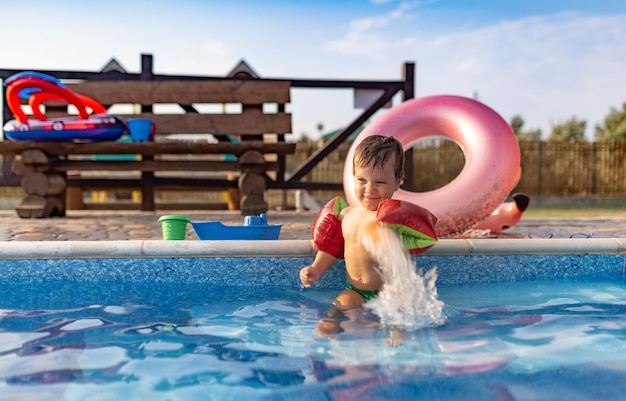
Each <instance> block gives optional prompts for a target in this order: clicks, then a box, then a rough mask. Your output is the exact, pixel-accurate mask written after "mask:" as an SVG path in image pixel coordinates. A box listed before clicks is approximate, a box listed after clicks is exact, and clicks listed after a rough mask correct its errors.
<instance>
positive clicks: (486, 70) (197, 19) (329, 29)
mask: <svg viewBox="0 0 626 401" xmlns="http://www.w3.org/2000/svg"><path fill="white" fill-rule="evenodd" d="M0 3H1V7H0V9H1V10H2V11H1V13H2V24H0V38H2V39H1V43H2V46H1V47H0V68H11V69H24V70H38V69H40V70H47V69H51V70H85V71H99V70H100V69H102V68H103V67H104V66H105V64H106V63H107V62H108V61H109V60H110V59H111V58H115V59H116V60H118V61H119V62H120V64H122V66H123V67H124V68H125V69H126V70H127V71H129V72H139V71H140V59H141V54H142V53H143V54H152V55H153V57H154V72H155V73H157V74H183V75H186V74H189V75H208V76H224V75H226V74H227V73H228V72H229V71H230V70H231V69H232V68H233V67H234V66H235V65H236V64H238V62H239V61H240V60H242V59H243V60H245V61H246V62H247V63H248V64H249V65H250V66H251V67H252V68H253V69H254V70H255V71H256V72H257V73H258V75H260V76H261V77H263V78H305V79H349V80H357V79H358V80H361V79H363V80H398V79H400V78H401V73H402V64H403V63H404V62H406V61H410V62H415V63H416V91H415V96H416V97H424V96H433V95H459V96H466V97H476V98H477V99H478V100H479V101H481V102H483V103H485V104H486V105H488V106H489V107H491V108H492V109H494V110H495V111H496V112H498V113H499V114H500V115H501V116H502V117H503V118H504V119H505V120H507V121H511V118H512V117H513V116H515V115H519V116H521V117H522V118H523V120H524V121H525V125H524V127H523V129H527V130H528V129H537V128H539V129H541V130H542V131H543V133H544V137H546V136H547V135H548V134H549V132H550V131H551V127H552V126H553V125H556V124H561V123H563V122H565V121H567V120H569V119H571V118H572V117H576V118H577V119H578V120H584V121H586V122H587V133H586V135H587V139H590V140H591V139H592V138H593V132H594V127H595V126H596V125H597V124H602V123H603V120H604V117H605V116H606V115H607V114H608V113H609V112H610V110H611V108H618V109H621V107H622V104H623V103H624V102H626V1H623V0H588V1H583V0H525V1H518V0H414V1H412V0H406V1H395V0H369V1H368V0H361V1H357V0H343V1H342V0H316V1H297V0H291V1H286V0H228V1H220V0H215V1H214V0H137V1H130V0H108V1H102V2H91V1H84V0H83V1H75V0H55V1H49V0H20V1H16V0H0ZM399 101H400V99H399V98H396V99H394V102H395V104H397V103H398V102H399ZM288 110H289V111H290V112H291V113H292V114H293V135H291V136H290V138H291V139H297V138H298V137H299V136H301V135H302V134H303V133H306V134H307V135H308V136H309V137H311V138H317V137H319V135H320V133H321V132H322V131H323V132H329V131H333V130H336V129H339V128H342V127H345V126H346V125H348V124H349V123H350V122H351V121H352V120H353V119H354V118H355V117H356V116H357V115H358V114H359V113H360V112H361V110H358V109H355V108H354V107H353V98H352V92H351V91H349V90H340V91H338V90H311V89H300V90H294V91H292V102H291V105H290V107H289V108H288ZM320 125H321V126H323V129H322V130H321V131H320V130H319V129H318V128H319V126H320Z"/></svg>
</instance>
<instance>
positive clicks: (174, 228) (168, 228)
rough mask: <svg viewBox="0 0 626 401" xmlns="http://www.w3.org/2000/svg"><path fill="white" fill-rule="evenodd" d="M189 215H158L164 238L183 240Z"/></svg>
mask: <svg viewBox="0 0 626 401" xmlns="http://www.w3.org/2000/svg"><path fill="white" fill-rule="evenodd" d="M190 222H191V220H189V217H187V216H180V215H176V214H171V215H167V216H161V217H159V223H161V229H162V230H163V239H164V240H184V239H185V235H186V233H187V224H188V223H190Z"/></svg>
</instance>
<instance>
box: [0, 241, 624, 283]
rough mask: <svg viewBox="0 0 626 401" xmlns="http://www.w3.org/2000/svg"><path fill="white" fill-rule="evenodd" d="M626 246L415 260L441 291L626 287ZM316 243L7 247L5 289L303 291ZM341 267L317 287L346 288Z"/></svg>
mask: <svg viewBox="0 0 626 401" xmlns="http://www.w3.org/2000/svg"><path fill="white" fill-rule="evenodd" d="M625 244H626V238H609V239H562V240H561V239H537V240H535V239H497V240H494V239H472V240H469V239H468V240H457V239H450V240H441V241H440V242H439V243H438V244H437V245H435V246H434V247H432V248H431V249H429V250H428V251H427V252H425V253H424V254H422V255H418V256H415V257H414V260H415V263H416V266H417V267H418V268H419V269H424V270H428V269H432V268H437V272H438V280H437V283H438V285H439V286H455V285H463V284H482V283H501V282H518V281H532V280H550V279H563V280H607V281H624V280H626V249H625ZM314 255H315V249H314V247H313V245H312V243H311V241H304V240H284V241H199V240H197V241H104V242H103V241H97V242H91V241H63V242H61V241H59V242H55V241H47V242H6V243H4V244H3V245H2V247H1V248H0V280H1V281H2V282H5V283H6V282H11V281H22V282H23V281H28V282H33V283H37V282H41V281H50V280H63V281H81V282H84V281H97V282H107V281H110V282H163V283H203V284H207V285H215V286H263V287H267V286H271V287H290V288H293V287H299V286H300V282H299V278H298V272H299V270H300V268H301V267H303V266H306V265H307V264H310V263H311V262H312V261H313V257H314ZM342 263H343V262H342V261H338V262H337V263H336V264H335V266H333V268H331V269H330V270H329V271H328V272H327V274H326V275H324V277H323V278H322V279H321V280H320V281H319V282H318V283H317V284H316V287H317V288H320V289H336V288H341V287H343V285H344V281H345V273H344V269H343V265H342Z"/></svg>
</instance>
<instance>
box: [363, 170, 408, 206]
mask: <svg viewBox="0 0 626 401" xmlns="http://www.w3.org/2000/svg"><path fill="white" fill-rule="evenodd" d="M400 184H401V181H400V180H398V179H396V175H395V171H394V168H393V160H392V161H388V162H387V163H386V164H385V166H384V167H383V169H373V168H372V167H371V166H363V167H356V168H355V169H354V194H355V195H356V197H357V199H358V200H359V203H360V204H361V206H363V207H364V208H366V209H368V210H376V209H378V205H379V204H380V202H382V201H384V200H385V199H391V197H392V196H393V194H394V192H396V191H397V190H398V188H399V187H400Z"/></svg>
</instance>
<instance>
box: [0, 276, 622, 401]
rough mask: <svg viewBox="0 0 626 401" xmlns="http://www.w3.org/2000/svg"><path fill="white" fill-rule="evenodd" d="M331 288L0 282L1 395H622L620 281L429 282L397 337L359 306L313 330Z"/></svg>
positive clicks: (135, 397) (306, 397) (192, 397)
mask: <svg viewBox="0 0 626 401" xmlns="http://www.w3.org/2000/svg"><path fill="white" fill-rule="evenodd" d="M336 293H337V291H336V290H326V289H325V290H315V289H312V290H311V289H308V290H301V289H299V288H295V287H291V288H289V287H287V288H285V287H281V288H271V287H266V288H265V289H262V288H260V287H224V288H219V287H216V286H215V285H213V284H207V283H193V282H191V283H176V282H172V283H163V282H161V283H146V282H134V283H131V282H104V281H102V282H77V281H67V280H47V281H43V282H32V281H31V280H23V281H20V280H14V281H12V282H6V281H5V282H3V283H2V284H0V295H1V298H0V399H1V400H14V399H19V400H22V399H24V400H81V401H87V400H109V401H110V400H150V401H158V400H294V399H304V400H307V401H313V400H411V399H419V400H459V399H467V400H470V399H471V400H574V401H575V400H622V399H624V394H626V284H624V282H622V281H616V280H611V281H574V280H566V281H561V280H559V281H554V280H542V281H533V282H515V283H500V284H475V285H442V286H440V288H439V297H440V299H441V300H442V301H444V302H445V305H446V306H445V313H446V316H447V317H448V319H447V322H446V323H445V324H444V325H443V326H440V327H436V328H424V329H421V330H417V331H414V332H411V333H408V335H407V339H406V341H405V343H404V344H403V345H401V346H399V347H397V348H394V347H389V346H387V345H386V342H385V340H386V338H387V335H388V329H387V328H385V327H381V326H380V325H378V324H377V321H376V318H375V316H374V315H373V314H371V313H368V312H366V311H361V312H358V313H353V314H351V315H350V316H347V317H346V318H345V319H344V320H343V321H342V328H343V332H342V333H341V334H340V335H339V337H338V338H320V337H317V336H314V335H313V330H314V328H315V325H316V324H317V322H318V320H319V319H320V318H322V317H323V316H325V314H326V311H327V310H328V305H329V303H330V302H331V301H332V299H333V298H334V296H335V295H336Z"/></svg>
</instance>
